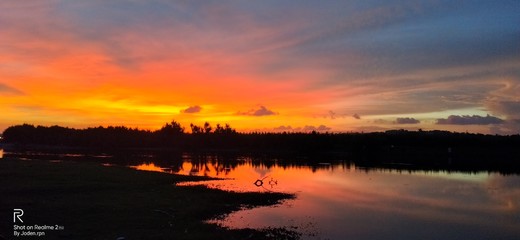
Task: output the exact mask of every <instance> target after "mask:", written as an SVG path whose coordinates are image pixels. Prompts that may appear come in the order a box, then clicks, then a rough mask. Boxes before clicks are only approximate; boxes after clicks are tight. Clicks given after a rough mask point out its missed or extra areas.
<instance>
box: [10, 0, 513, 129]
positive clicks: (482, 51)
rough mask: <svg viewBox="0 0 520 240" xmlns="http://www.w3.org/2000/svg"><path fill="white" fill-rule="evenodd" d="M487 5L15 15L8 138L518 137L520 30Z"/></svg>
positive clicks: (39, 4)
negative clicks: (98, 130)
mask: <svg viewBox="0 0 520 240" xmlns="http://www.w3.org/2000/svg"><path fill="white" fill-rule="evenodd" d="M383 3H384V4H383ZM513 4H514V3H513ZM481 5H482V6H479V5H478V4H477V6H467V5H463V4H461V5H457V6H453V5H451V4H449V3H436V4H432V3H429V2H424V3H414V2H413V1H412V2H410V3H406V2H405V3H394V2H393V1H386V2H382V3H378V4H372V3H367V4H361V3H358V2H351V3H346V2H343V1H337V2H334V1H331V2H330V3H328V4H316V3H306V4H302V5H298V6H295V5H294V4H292V3H291V2H284V1H281V2H277V3H274V2H273V3H271V2H264V3H228V2H227V1H223V2H219V3H218V4H211V3H207V4H203V5H200V4H196V3H189V2H188V3H186V2H172V1H162V0H159V1H156V2H154V3H145V2H142V3H138V2H127V1H113V2H110V3H105V2H103V1H88V2H75V1H59V0H56V1H53V0H46V1H22V2H19V1H7V2H2V3H0V11H1V12H2V14H1V16H0V25H1V26H2V28H1V29H0V111H1V113H2V117H1V118H0V131H1V130H3V129H5V128H6V127H8V126H11V125H15V124H21V123H30V124H41V125H54V124H57V125H62V126H69V127H88V126H98V125H103V126H107V125H126V126H131V127H140V128H146V129H157V128H159V127H160V126H161V125H163V124H164V123H166V122H169V121H171V120H172V119H175V120H177V121H179V122H180V123H182V124H183V125H184V126H186V127H187V126H188V125H189V123H195V124H202V123H203V122H205V121H209V122H210V123H213V124H216V123H229V124H231V126H232V127H235V128H237V129H238V130H239V131H250V130H265V131H277V130H289V131H307V130H313V129H318V130H322V131H381V130H386V129H397V128H406V129H418V128H423V129H445V130H452V131H471V132H484V133H502V134H511V133H518V132H519V129H520V127H519V125H520V115H519V112H520V111H517V110H519V109H520V99H519V97H518V90H520V75H519V74H518V73H519V72H520V59H519V56H520V54H518V53H519V52H518V50H519V48H518V44H517V43H518V42H517V41H516V43H515V41H514V40H515V38H516V40H518V36H519V35H518V34H519V32H520V30H519V29H518V27H517V26H516V25H515V24H514V23H517V22H518V20H519V18H518V15H517V14H515V13H514V11H511V10H510V9H511V6H507V4H500V3H495V4H493V3H485V4H481ZM488 5H489V6H488ZM421 9H422V10H424V9H429V10H428V12H425V11H422V10H421ZM489 9H492V11H488V10H489ZM467 19H473V20H474V21H470V22H474V23H471V24H469V23H468V22H467ZM468 24H469V25H468ZM446 26H449V27H448V29H447V27H446ZM448 33H451V34H448ZM432 36H435V38H432ZM515 36H516V37H515ZM459 43H462V45H463V46H464V47H460V46H461V44H459ZM465 43H467V44H465ZM515 51H516V54H515ZM488 114H489V115H488ZM450 116H451V117H450Z"/></svg>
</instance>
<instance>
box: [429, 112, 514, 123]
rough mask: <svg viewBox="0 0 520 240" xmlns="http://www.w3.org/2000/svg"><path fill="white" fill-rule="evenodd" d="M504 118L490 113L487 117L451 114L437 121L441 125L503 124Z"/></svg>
mask: <svg viewBox="0 0 520 240" xmlns="http://www.w3.org/2000/svg"><path fill="white" fill-rule="evenodd" d="M502 123H504V120H502V119H500V118H497V117H493V116H490V115H489V114H488V115H487V116H485V117H482V116H478V115H473V116H469V115H462V116H459V115H450V116H449V117H448V118H439V119H437V123H436V124H439V125H490V124H502Z"/></svg>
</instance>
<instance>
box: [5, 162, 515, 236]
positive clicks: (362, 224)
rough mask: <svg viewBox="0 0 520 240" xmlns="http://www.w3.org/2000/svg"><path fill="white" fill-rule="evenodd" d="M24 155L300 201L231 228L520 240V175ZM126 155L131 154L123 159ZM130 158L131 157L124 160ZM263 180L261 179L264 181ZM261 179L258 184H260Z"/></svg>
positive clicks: (231, 222)
mask: <svg viewBox="0 0 520 240" xmlns="http://www.w3.org/2000/svg"><path fill="white" fill-rule="evenodd" d="M5 154H6V156H8V157H9V156H10V157H16V158H18V159H33V158H38V159H45V160H50V161H55V160H62V159H63V160H74V161H83V160H90V161H97V162H99V163H100V164H104V165H106V166H112V165H114V164H115V165H128V166H131V167H132V168H135V169H138V170H146V171H159V172H166V173H177V174H184V175H198V176H209V177H218V178H224V179H226V180H212V181H205V182H197V183H186V184H188V185H189V184H206V185H208V186H209V187H213V188H219V189H223V190H232V191H259V192H269V191H273V192H288V193H294V194H296V199H294V200H287V201H285V202H284V203H283V204H280V205H277V206H275V207H259V208H254V209H248V210H242V211H238V212H235V213H232V214H230V215H228V216H226V217H225V218H224V219H223V220H211V221H210V222H213V223H217V224H220V225H223V226H226V227H230V228H245V227H249V228H264V227H287V228H289V229H294V230H296V231H298V232H300V233H302V234H303V236H302V237H303V238H304V239H518V236H520V175H503V174H499V173H488V172H467V173H466V172H454V171H439V170H435V171H413V170H396V169H389V168H377V169H375V168H364V167H359V166H356V165H355V164H354V163H351V162H346V161H343V162H327V161H326V160H323V162H321V163H320V161H319V160H314V159H310V160H309V159H308V160H306V161H299V162H291V161H288V160H286V159H285V160H279V159H270V158H263V159H261V160H259V159H254V158H249V157H227V158H223V157H219V156H208V155H186V154H184V155H180V156H177V157H172V156H169V157H168V156H167V157H163V156H158V157H154V156H153V155H139V156H137V157H135V158H134V157H132V158H128V157H123V158H121V157H117V156H113V157H112V156H110V155H105V154H102V155H99V156H98V155H92V156H88V157H89V158H87V156H81V155H77V154H76V155H74V154H72V155H71V154H58V155H56V154H42V155H40V154H37V153H30V154H24V155H20V154H14V153H5ZM122 159H123V160H122ZM124 161H128V162H126V163H124ZM259 181H260V182H259ZM255 183H256V184H255Z"/></svg>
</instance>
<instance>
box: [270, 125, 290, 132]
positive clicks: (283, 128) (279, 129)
mask: <svg viewBox="0 0 520 240" xmlns="http://www.w3.org/2000/svg"><path fill="white" fill-rule="evenodd" d="M274 130H275V131H291V130H293V128H292V127H291V126H290V125H287V126H284V125H282V126H279V127H275V128H274Z"/></svg>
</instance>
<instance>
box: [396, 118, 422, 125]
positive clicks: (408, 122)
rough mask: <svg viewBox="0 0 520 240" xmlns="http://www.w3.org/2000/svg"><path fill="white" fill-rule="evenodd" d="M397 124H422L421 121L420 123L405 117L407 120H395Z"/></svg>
mask: <svg viewBox="0 0 520 240" xmlns="http://www.w3.org/2000/svg"><path fill="white" fill-rule="evenodd" d="M395 123H397V124H418V123H421V121H419V120H417V119H415V118H409V117H405V118H397V119H396V120H395Z"/></svg>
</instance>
